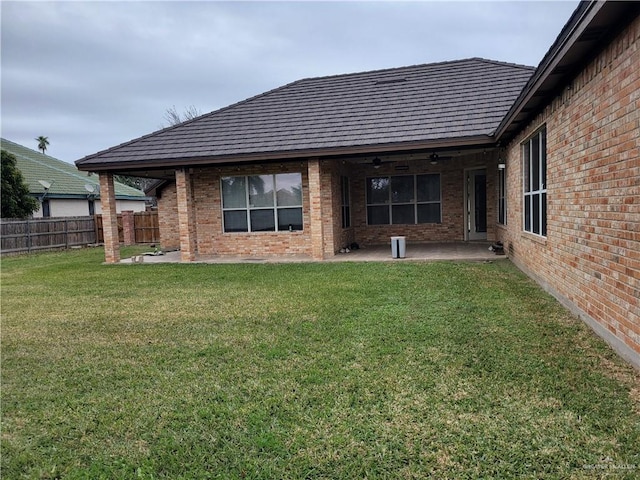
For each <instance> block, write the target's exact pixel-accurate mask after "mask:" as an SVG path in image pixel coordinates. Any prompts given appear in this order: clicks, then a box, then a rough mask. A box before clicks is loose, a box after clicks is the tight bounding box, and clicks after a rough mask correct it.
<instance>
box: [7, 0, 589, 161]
mask: <svg viewBox="0 0 640 480" xmlns="http://www.w3.org/2000/svg"><path fill="white" fill-rule="evenodd" d="M576 5H577V2H553V3H542V2H497V3H494V2H470V3H464V2H44V3H43V2H38V3H30V2H2V5H1V8H2V32H1V35H2V135H3V137H5V138H8V139H11V140H13V141H16V142H18V143H23V144H24V145H26V146H28V147H32V148H35V147H36V145H35V141H34V140H33V138H34V137H37V136H38V135H45V136H48V137H49V139H50V141H51V145H50V148H49V153H51V154H52V155H54V156H56V157H58V158H61V159H63V160H66V161H74V160H77V159H78V158H81V157H83V156H85V155H89V154H91V153H95V152H96V151H98V150H102V149H105V148H108V147H111V146H114V145H116V144H119V143H121V142H124V141H127V140H130V139H132V138H135V137H138V136H141V135H145V134H147V133H150V132H151V131H153V130H155V129H157V128H158V127H159V126H160V125H161V123H162V122H163V117H164V112H165V110H166V109H167V108H169V107H171V106H173V105H175V106H176V108H177V109H178V111H180V110H181V109H183V108H185V107H187V106H189V105H194V106H196V107H197V108H199V109H200V110H201V111H203V112H208V111H212V110H214V109H218V108H221V107H223V106H226V105H228V104H231V103H235V102H237V101H240V100H242V99H244V98H247V97H250V96H253V95H256V94H259V93H261V92H264V91H267V90H270V89H272V88H276V87H278V86H280V85H283V84H286V83H289V82H292V81H295V80H298V79H300V78H307V77H314V76H324V75H334V74H341V73H349V72H355V71H364V70H373V69H381V68H391V67H399V66H405V65H413V64H420V63H430V62H435V61H443V60H455V59H460V58H469V57H476V56H478V57H485V58H492V59H496V60H501V61H507V62H513V63H521V64H529V65H535V64H537V63H538V62H539V61H540V59H541V58H542V56H543V55H544V53H545V52H546V50H547V49H548V48H549V46H550V45H551V43H552V42H553V40H554V39H555V37H556V36H557V34H558V33H559V32H560V29H561V27H562V25H563V24H564V22H566V20H568V18H569V15H570V13H571V11H572V10H573V9H574V8H575V6H576Z"/></svg>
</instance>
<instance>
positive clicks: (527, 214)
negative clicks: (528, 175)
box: [524, 195, 531, 232]
mask: <svg viewBox="0 0 640 480" xmlns="http://www.w3.org/2000/svg"><path fill="white" fill-rule="evenodd" d="M524 230H525V231H526V232H530V231H531V195H525V197H524Z"/></svg>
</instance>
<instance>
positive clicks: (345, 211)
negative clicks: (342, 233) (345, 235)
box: [342, 205, 351, 228]
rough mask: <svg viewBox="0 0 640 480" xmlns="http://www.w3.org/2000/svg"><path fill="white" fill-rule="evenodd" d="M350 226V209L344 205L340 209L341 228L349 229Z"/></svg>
mask: <svg viewBox="0 0 640 480" xmlns="http://www.w3.org/2000/svg"><path fill="white" fill-rule="evenodd" d="M350 226H351V207H349V206H348V205H345V206H344V207H342V228H349V227H350Z"/></svg>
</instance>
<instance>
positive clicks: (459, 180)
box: [351, 150, 498, 245]
mask: <svg viewBox="0 0 640 480" xmlns="http://www.w3.org/2000/svg"><path fill="white" fill-rule="evenodd" d="M442 156H444V154H442ZM497 164H498V160H497V152H496V151H491V150H489V151H486V152H482V153H476V154H470V155H464V156H459V157H458V156H456V157H452V158H450V159H445V160H441V161H440V162H439V163H438V164H437V165H431V164H430V163H429V162H428V161H427V160H415V159H412V158H409V157H406V158H405V159H404V160H403V159H402V158H399V159H398V161H396V162H395V163H386V164H383V165H382V166H380V168H377V169H374V168H373V167H372V166H370V165H359V166H358V167H359V168H353V169H352V176H351V193H352V224H353V226H354V237H355V241H356V242H358V243H359V244H362V245H384V244H388V243H389V241H390V240H389V239H390V237H392V236H396V235H402V236H406V237H407V243H410V242H414V243H420V242H455V241H464V239H465V222H464V209H465V198H464V183H465V170H469V169H476V168H477V169H480V168H486V170H487V238H488V240H495V219H496V203H497V191H496V188H497V186H496V175H497V170H498V166H497ZM397 165H403V166H404V165H406V166H408V167H409V168H408V170H402V171H398V170H396V169H395V167H396V166H397ZM424 173H439V174H440V175H441V176H440V188H441V194H442V223H440V224H419V225H371V226H368V225H367V205H366V179H367V178H368V177H375V176H384V175H417V174H424Z"/></svg>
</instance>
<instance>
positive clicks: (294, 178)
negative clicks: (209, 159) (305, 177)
mask: <svg viewBox="0 0 640 480" xmlns="http://www.w3.org/2000/svg"><path fill="white" fill-rule="evenodd" d="M222 215H223V221H224V231H225V232H276V231H293V230H302V175H301V174H300V173H280V174H276V175H253V176H247V177H223V178H222Z"/></svg>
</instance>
